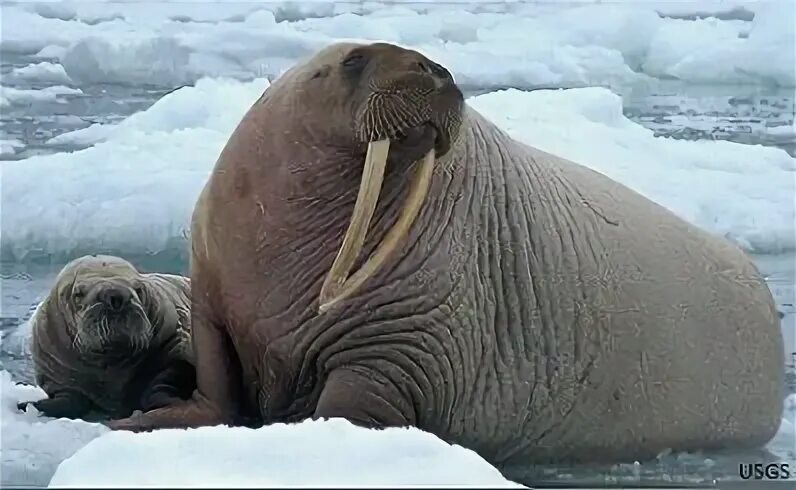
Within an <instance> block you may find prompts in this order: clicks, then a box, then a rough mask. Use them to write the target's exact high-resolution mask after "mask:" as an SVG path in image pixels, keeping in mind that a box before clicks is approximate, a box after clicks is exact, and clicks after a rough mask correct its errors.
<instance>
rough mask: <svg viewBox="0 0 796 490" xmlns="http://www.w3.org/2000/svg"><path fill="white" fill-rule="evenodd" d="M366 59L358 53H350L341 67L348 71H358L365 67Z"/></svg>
mask: <svg viewBox="0 0 796 490" xmlns="http://www.w3.org/2000/svg"><path fill="white" fill-rule="evenodd" d="M366 64H367V59H366V58H365V56H364V55H362V54H360V53H351V54H349V55H348V56H346V58H345V59H344V60H343V66H344V67H346V68H348V69H349V70H359V69H362V68H364V67H365V65H366Z"/></svg>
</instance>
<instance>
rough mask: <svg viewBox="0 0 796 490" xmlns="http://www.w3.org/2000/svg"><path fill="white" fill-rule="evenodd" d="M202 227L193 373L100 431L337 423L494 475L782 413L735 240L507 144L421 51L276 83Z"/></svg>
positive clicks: (677, 440)
mask: <svg viewBox="0 0 796 490" xmlns="http://www.w3.org/2000/svg"><path fill="white" fill-rule="evenodd" d="M385 155H386V162H385ZM363 160H364V161H365V163H364V168H363V165H362V164H361V162H362V161H363ZM360 183H361V186H360ZM358 188H359V190H357V189H358ZM380 193H381V197H379V194H380ZM371 218H372V219H371ZM192 240H193V241H192V271H191V274H192V276H191V277H192V284H193V288H194V289H193V290H194V296H193V306H192V313H193V315H194V316H193V328H194V330H193V340H194V342H195V348H196V355H197V377H198V389H197V391H196V392H195V393H194V396H193V398H192V400H191V401H188V402H185V403H177V404H175V405H173V406H170V407H166V408H162V409H159V410H154V411H151V412H149V413H145V414H142V415H140V416H134V417H130V418H128V419H124V420H119V421H113V422H111V423H110V426H111V427H113V428H116V429H132V430H149V429H154V428H161V427H179V426H183V427H185V426H200V425H210V424H220V423H226V422H230V421H233V420H234V418H235V417H236V416H238V415H240V414H244V415H255V416H257V417H260V419H261V420H262V421H263V422H264V423H271V422H278V421H288V422H289V421H297V420H301V419H304V418H308V417H345V418H346V419H349V420H351V421H353V422H355V423H358V424H362V425H364V426H368V427H384V426H406V425H412V426H417V427H419V428H421V429H424V430H426V431H429V432H432V433H434V434H436V435H438V436H439V437H441V438H442V439H444V440H446V441H449V442H452V443H457V444H460V445H463V446H465V447H468V448H471V449H473V450H475V451H477V452H478V453H480V454H481V455H482V456H483V457H484V458H485V459H487V460H488V461H490V462H491V463H493V464H495V465H497V466H498V467H501V468H505V467H508V466H510V465H512V464H529V463H553V462H618V461H633V460H636V459H639V460H641V459H646V458H650V457H654V456H655V455H656V454H658V453H659V452H661V451H663V450H665V449H669V448H670V449H673V450H695V449H712V448H742V447H748V446H758V445H761V444H763V443H765V442H766V441H767V440H768V439H769V438H770V437H772V435H773V434H774V432H775V431H776V429H777V427H778V424H779V422H780V416H781V411H782V399H783V397H782V395H783V391H782V390H783V388H782V386H783V373H782V371H783V345H782V339H781V332H780V330H779V326H778V323H777V316H776V311H775V309H774V304H773V301H772V297H771V295H770V293H769V292H768V290H767V288H766V286H765V285H764V283H763V281H762V280H761V277H760V275H759V274H758V272H757V270H756V269H755V267H754V266H753V265H752V263H751V262H750V261H749V259H748V258H747V257H746V256H745V255H744V254H743V253H742V252H741V251H740V250H738V249H737V248H736V247H735V246H733V245H731V244H730V243H728V242H726V241H724V240H723V239H720V238H716V237H714V236H712V235H709V234H708V233H706V232H703V231H700V230H699V229H697V228H695V227H694V226H691V225H690V224H688V223H686V222H684V221H683V220H681V219H679V218H678V217H676V216H675V215H673V214H672V213H671V212H669V211H667V210H666V209H664V208H663V207H661V206H659V205H657V204H655V203H653V202H650V201H649V200H647V199H645V198H644V197H642V196H641V195H639V194H637V193H635V192H633V191H631V190H629V189H627V188H626V187H624V186H622V185H620V184H618V183H616V182H614V181H612V180H610V179H608V178H607V177H605V176H603V175H601V174H599V173H596V172H594V171H592V170H589V169H587V168H585V167H582V166H579V165H577V164H575V163H572V162H569V161H567V160H563V159H561V158H557V157H555V156H553V155H549V154H547V153H544V152H542V151H539V150H536V149H534V148H531V147H528V146H526V145H524V144H521V143H519V142H517V141H515V140H513V139H512V138H510V137H509V136H508V135H507V134H506V133H504V132H503V131H501V130H500V129H498V128H497V127H496V126H495V125H494V124H492V123H490V122H489V121H487V120H486V119H485V118H484V117H482V116H481V115H479V114H478V113H477V112H476V111H474V110H473V109H472V108H469V107H467V106H466V105H465V104H464V101H463V97H462V94H461V92H460V90H459V89H458V88H457V86H456V85H455V83H454V81H453V80H452V78H451V75H450V74H449V73H448V71H447V70H446V69H445V68H443V67H441V66H440V65H438V64H436V63H434V62H432V61H431V60H429V59H427V58H426V57H424V56H422V55H420V54H419V53H417V52H415V51H411V50H406V49H402V48H400V47H397V46H393V45H389V44H382V43H378V44H370V45H359V44H336V45H333V46H331V47H328V48H326V49H323V50H322V51H321V52H319V53H317V54H316V55H315V56H314V57H312V58H311V59H309V60H308V61H306V62H303V63H300V64H298V65H296V66H294V67H293V68H291V69H290V70H289V71H287V72H286V73H285V74H284V75H282V76H281V77H280V78H279V79H278V80H276V81H275V82H274V83H273V84H272V85H271V86H270V87H269V88H268V89H267V90H266V91H265V92H264V94H263V95H262V97H261V98H260V100H258V101H257V102H256V103H255V104H254V105H253V106H252V107H251V108H250V110H249V111H248V113H247V114H246V115H245V116H244V118H243V120H242V121H241V122H240V124H239V125H238V127H237V128H236V129H235V131H234V133H233V134H232V135H231V137H230V139H229V141H228V143H227V144H226V146H225V148H224V149H223V151H222V153H221V155H220V157H219V159H218V161H217V163H216V165H215V168H214V170H213V172H212V175H211V176H210V179H209V181H208V182H207V184H206V186H205V188H204V190H203V191H202V193H201V195H200V197H199V199H198V202H197V204H196V208H195V211H194V216H193V224H192ZM341 243H342V245H341ZM352 269H356V272H354V273H353V274H350V275H349V272H350V271H351V270H352Z"/></svg>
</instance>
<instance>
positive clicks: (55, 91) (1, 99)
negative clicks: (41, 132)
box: [0, 85, 83, 107]
mask: <svg viewBox="0 0 796 490" xmlns="http://www.w3.org/2000/svg"><path fill="white" fill-rule="evenodd" d="M82 94H83V91H82V90H80V89H79V88H70V87H66V86H64V85H55V86H53V87H47V88H43V89H39V90H35V89H19V88H12V87H0V107H3V106H8V105H12V104H28V103H30V102H34V101H36V102H58V101H59V99H58V97H59V96H62V95H82Z"/></svg>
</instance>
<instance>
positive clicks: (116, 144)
mask: <svg viewBox="0 0 796 490" xmlns="http://www.w3.org/2000/svg"><path fill="white" fill-rule="evenodd" d="M267 85H268V82H267V81H266V80H262V79H258V80H255V81H252V82H239V81H236V80H231V79H202V80H200V81H199V82H198V83H197V84H196V85H195V86H187V87H183V88H181V89H179V90H176V91H174V92H172V93H170V94H168V95H166V96H165V97H163V98H161V99H160V100H158V101H157V102H156V103H155V104H154V105H153V106H152V107H150V108H149V109H148V110H146V111H143V112H139V113H137V114H134V115H133V116H131V117H129V118H127V119H126V120H124V121H123V122H122V123H120V124H118V125H101V124H95V125H92V126H90V127H88V128H86V129H81V130H78V131H75V132H70V133H65V134H63V135H61V136H58V137H56V138H54V141H55V142H58V143H69V142H72V143H85V144H92V143H93V144H94V146H92V147H90V148H87V149H85V150H82V151H77V152H74V153H56V154H51V155H36V156H32V157H30V158H27V159H24V160H21V161H17V162H5V163H3V173H2V176H1V177H2V184H3V189H4V192H3V194H2V206H3V211H4V213H3V219H4V223H3V242H2V245H3V247H4V250H3V253H4V254H10V255H6V256H9V257H13V258H15V259H17V260H23V259H26V258H29V257H28V255H33V254H45V255H51V256H53V257H56V258H58V257H61V258H63V257H67V256H74V255H75V254H77V253H98V252H113V253H116V254H121V255H126V254H127V255H132V256H137V255H140V254H142V253H158V252H164V251H169V250H171V251H174V250H183V249H184V242H183V237H184V235H185V233H186V231H187V229H188V222H189V217H190V215H191V212H192V209H193V204H194V203H195V201H196V198H197V196H198V193H199V191H200V190H201V188H202V186H203V185H204V182H205V181H206V179H207V177H208V176H209V174H210V171H211V169H212V166H213V164H214V163H215V160H216V158H217V156H218V154H219V152H220V151H221V148H222V147H223V145H224V144H225V143H226V140H227V138H228V137H229V134H230V133H231V132H232V130H233V129H234V127H235V125H236V124H237V123H238V121H239V120H240V118H241V117H242V116H243V114H244V112H245V111H246V110H247V109H248V107H249V106H250V105H251V104H252V103H253V102H254V101H255V100H256V99H257V98H258V97H259V95H260V94H261V93H262V91H263V90H264V89H265V87H267ZM469 103H470V104H472V106H473V107H475V108H476V109H477V110H479V111H480V112H482V113H483V114H484V115H485V116H487V117H488V118H490V119H491V120H492V121H494V122H495V123H496V124H497V125H498V126H500V127H502V128H504V129H505V130H507V131H508V132H509V133H510V134H512V135H513V136H514V137H516V138H518V139H519V140H521V141H524V142H526V143H528V144H531V145H534V146H537V147H539V148H540V149H542V150H545V151H549V152H551V153H555V154H557V155H560V156H563V157H565V158H569V159H572V160H574V161H576V162H578V163H580V164H582V165H586V166H588V167H591V168H593V169H595V170H598V171H600V172H602V173H604V174H606V175H608V176H610V177H612V178H614V179H616V180H618V181H620V182H622V183H624V184H626V185H628V186H629V187H631V188H633V189H635V190H637V191H639V192H641V193H642V194H644V195H646V196H647V197H649V198H650V199H652V200H654V201H656V202H659V203H661V204H662V205H664V206H666V207H668V208H669V209H671V210H672V211H674V212H675V213H677V214H679V215H680V216H682V217H683V218H685V219H687V220H689V221H691V222H693V223H695V224H697V225H698V226H701V227H703V228H705V229H708V230H710V231H712V232H714V233H716V234H718V235H722V236H726V237H728V238H729V239H731V240H733V241H734V242H736V243H738V244H739V245H740V246H741V247H743V248H744V249H746V250H748V251H750V252H754V253H776V252H782V251H792V250H794V249H796V234H795V233H794V220H796V217H795V216H794V206H793V196H794V180H793V176H794V170H795V169H796V159H794V158H792V157H790V156H789V155H788V154H787V153H785V152H784V151H783V150H780V149H776V148H772V147H762V146H752V145H742V144H737V143H730V142H725V141H685V140H674V139H666V138H656V137H654V136H653V132H652V131H651V130H648V129H645V128H643V127H642V126H640V125H638V124H636V123H634V122H632V121H630V120H629V119H627V118H625V117H624V116H623V115H622V104H621V99H620V97H619V96H617V95H615V94H613V93H612V92H610V91H609V90H607V89H603V88H597V87H593V88H583V89H571V90H537V91H533V92H522V91H518V90H506V91H499V92H493V93H490V94H486V95H482V96H478V97H475V98H471V99H469Z"/></svg>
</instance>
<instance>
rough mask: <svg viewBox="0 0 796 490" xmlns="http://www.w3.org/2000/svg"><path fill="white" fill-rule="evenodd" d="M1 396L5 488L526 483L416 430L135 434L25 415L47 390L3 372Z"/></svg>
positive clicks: (316, 427)
mask: <svg viewBox="0 0 796 490" xmlns="http://www.w3.org/2000/svg"><path fill="white" fill-rule="evenodd" d="M0 393H1V394H2V413H0V416H1V418H0V420H2V422H1V423H2V447H3V451H2V455H1V456H0V457H2V468H1V469H2V471H1V472H0V473H1V474H2V480H1V481H0V483H2V485H3V486H12V485H15V484H16V485H20V484H25V485H40V486H43V485H47V484H48V483H50V485H51V486H55V487H59V486H79V487H83V488H85V487H86V486H88V487H109V486H117V485H118V483H119V482H124V484H125V486H143V485H152V486H168V487H174V486H179V487H186V486H189V487H195V486H199V487H217V488H218V487H225V486H233V487H260V488H262V487H280V486H281V487H284V486H326V487H328V486H339V487H346V486H349V485H354V486H362V487H371V488H372V487H373V486H390V487H394V486H410V485H422V486H426V485H435V486H446V487H449V486H480V487H484V486H488V487H493V488H497V487H506V488H508V487H514V488H517V487H521V485H518V484H516V483H513V482H509V481H507V480H506V479H505V478H503V476H502V475H501V474H500V473H499V472H498V470H496V469H495V468H494V467H492V466H491V465H489V464H488V463H487V462H486V461H484V460H483V459H482V458H481V457H480V456H478V455H477V454H476V453H475V452H473V451H470V450H468V449H465V448H462V447H460V446H451V445H449V444H447V443H445V442H443V441H441V440H440V439H438V438H437V437H435V436H433V435H431V434H429V433H426V432H423V431H420V430H417V429H387V430H383V431H377V430H367V429H362V428H358V427H356V426H354V425H352V424H350V423H349V422H347V421H345V420H342V419H330V420H323V421H305V422H302V423H299V424H293V425H286V424H275V425H272V426H268V427H263V428H260V429H257V430H253V429H246V428H228V427H224V426H221V427H205V428H201V429H192V430H187V431H185V430H162V431H157V432H153V433H146V434H132V433H130V432H110V431H109V430H108V429H107V428H106V427H104V426H102V425H99V424H96V423H88V422H83V421H71V420H66V419H59V420H55V419H51V418H48V417H43V416H40V415H39V414H38V411H37V410H36V409H35V408H32V407H30V408H28V411H27V412H26V413H21V412H19V411H18V410H17V409H16V404H17V402H19V401H33V400H38V399H41V398H43V397H44V393H43V392H42V391H41V390H40V389H38V388H35V387H31V386H25V385H16V384H14V383H13V382H12V381H11V376H10V375H9V374H8V373H7V372H6V371H2V372H0ZM54 441H57V443H54ZM109 455H112V456H111V457H109ZM62 462H63V463H62ZM99 462H102V464H98V463H99ZM59 464H60V466H58V465H59ZM56 468H57V471H56ZM143 468H145V469H146V470H145V471H142V469H143ZM53 474H54V476H53ZM51 477H52V481H50V478H51Z"/></svg>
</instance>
